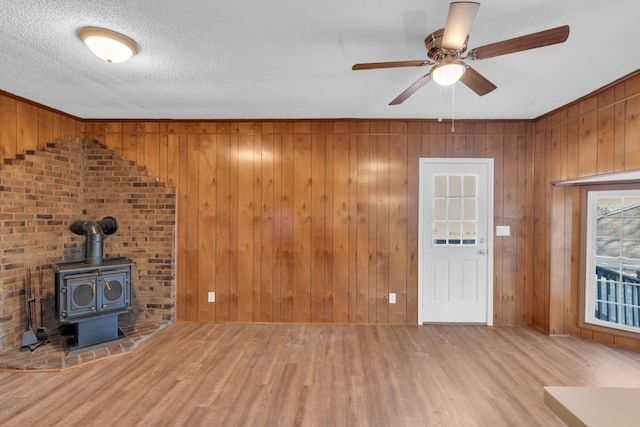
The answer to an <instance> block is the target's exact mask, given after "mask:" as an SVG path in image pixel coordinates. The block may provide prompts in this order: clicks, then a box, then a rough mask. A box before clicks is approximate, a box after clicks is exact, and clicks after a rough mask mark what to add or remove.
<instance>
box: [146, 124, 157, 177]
mask: <svg viewBox="0 0 640 427" xmlns="http://www.w3.org/2000/svg"><path fill="white" fill-rule="evenodd" d="M159 152H160V135H159V134H158V133H145V134H144V160H143V161H142V164H143V165H144V166H145V168H146V169H147V171H149V173H150V174H151V175H153V176H156V177H159V176H160V155H159Z"/></svg>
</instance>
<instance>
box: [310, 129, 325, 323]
mask: <svg viewBox="0 0 640 427" xmlns="http://www.w3.org/2000/svg"><path fill="white" fill-rule="evenodd" d="M325 158H326V141H325V138H324V135H323V134H320V135H312V137H311V168H312V171H311V185H312V200H311V265H310V268H311V308H310V309H311V314H310V316H311V321H312V322H316V323H318V322H324V321H325V302H326V301H325V292H326V289H325V285H326V284H327V281H326V280H325V277H324V272H325V271H324V263H325V251H326V248H325V230H326V228H327V223H326V220H325V217H326V206H325V205H326V203H325V202H326V179H325V171H326V160H325Z"/></svg>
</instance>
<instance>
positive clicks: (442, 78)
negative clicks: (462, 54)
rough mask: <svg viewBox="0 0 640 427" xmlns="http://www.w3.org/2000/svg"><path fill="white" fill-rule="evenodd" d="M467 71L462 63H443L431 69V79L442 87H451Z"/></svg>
mask: <svg viewBox="0 0 640 427" xmlns="http://www.w3.org/2000/svg"><path fill="white" fill-rule="evenodd" d="M466 70H467V67H466V66H465V64H464V62H462V61H446V62H445V61H443V62H441V63H439V64H437V65H435V66H434V67H433V68H432V69H431V78H432V79H433V81H435V82H436V83H438V84H439V85H440V86H450V85H452V84H454V83H455V82H457V81H458V80H460V77H462V75H463V74H464V72H465V71H466Z"/></svg>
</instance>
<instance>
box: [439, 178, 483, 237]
mask: <svg viewBox="0 0 640 427" xmlns="http://www.w3.org/2000/svg"><path fill="white" fill-rule="evenodd" d="M477 183H478V177H477V176H476V175H435V176H434V179H433V199H432V209H433V224H432V227H433V244H434V245H453V246H455V245H475V244H476V242H477V229H478V184H477Z"/></svg>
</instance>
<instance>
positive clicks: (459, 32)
mask: <svg viewBox="0 0 640 427" xmlns="http://www.w3.org/2000/svg"><path fill="white" fill-rule="evenodd" d="M479 8H480V3H477V2H473V1H454V2H453V3H451V4H450V5H449V14H448V15H447V23H446V24H445V26H444V35H443V36H442V48H443V49H447V50H460V49H462V47H463V46H464V44H465V42H466V41H467V36H468V35H469V30H470V29H471V24H473V20H474V19H475V18H476V14H477V13H478V9H479Z"/></svg>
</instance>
